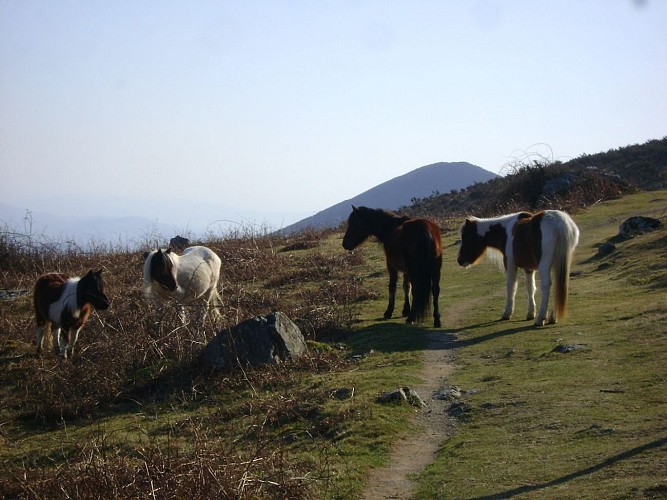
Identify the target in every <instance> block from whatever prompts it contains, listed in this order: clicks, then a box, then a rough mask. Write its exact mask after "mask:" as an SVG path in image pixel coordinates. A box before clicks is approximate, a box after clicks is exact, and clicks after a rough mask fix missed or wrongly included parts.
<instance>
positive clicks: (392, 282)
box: [384, 267, 398, 319]
mask: <svg viewBox="0 0 667 500" xmlns="http://www.w3.org/2000/svg"><path fill="white" fill-rule="evenodd" d="M387 269H388V271H389V304H387V310H386V311H385V312H384V319H390V318H391V316H392V314H394V304H395V302H396V283H397V282H398V271H397V270H396V269H393V268H391V267H390V268H387Z"/></svg>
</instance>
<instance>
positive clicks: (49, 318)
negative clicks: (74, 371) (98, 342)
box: [33, 269, 109, 359]
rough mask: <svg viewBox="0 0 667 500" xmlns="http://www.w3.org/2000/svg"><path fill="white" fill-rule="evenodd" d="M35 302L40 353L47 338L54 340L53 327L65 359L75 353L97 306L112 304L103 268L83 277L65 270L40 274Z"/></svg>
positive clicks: (35, 289)
mask: <svg viewBox="0 0 667 500" xmlns="http://www.w3.org/2000/svg"><path fill="white" fill-rule="evenodd" d="M33 302H34V306H35V320H36V323H37V331H36V343H37V355H40V354H41V352H42V349H43V347H44V340H45V338H46V339H48V343H49V345H51V343H52V336H51V333H52V332H51V327H52V326H55V331H54V332H53V334H54V335H55V337H56V339H57V343H58V352H59V354H60V356H61V357H62V358H64V359H66V358H67V357H68V356H69V357H71V356H73V355H74V345H75V344H76V341H77V339H78V337H79V332H81V330H82V329H83V327H84V325H85V324H86V322H87V321H88V318H89V317H90V314H91V313H92V311H93V308H94V309H98V310H100V311H103V310H105V309H108V308H109V299H108V297H107V296H106V294H105V292H104V280H103V279H102V270H101V269H100V270H99V271H95V272H94V271H93V270H92V269H91V270H90V271H88V274H86V275H85V276H84V277H83V278H78V277H75V278H70V277H69V276H68V275H66V274H59V273H49V274H44V275H42V276H40V277H39V278H38V279H37V282H36V283H35V288H34V295H33Z"/></svg>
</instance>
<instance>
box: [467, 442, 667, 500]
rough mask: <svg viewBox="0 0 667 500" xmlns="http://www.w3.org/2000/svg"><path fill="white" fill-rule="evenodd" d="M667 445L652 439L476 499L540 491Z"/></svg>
mask: <svg viewBox="0 0 667 500" xmlns="http://www.w3.org/2000/svg"><path fill="white" fill-rule="evenodd" d="M665 445H667V437H663V438H661V439H656V440H655V441H651V442H650V443H646V444H644V445H642V446H637V447H636V448H632V449H631V450H628V451H624V452H623V453H619V454H618V455H614V456H613V457H610V458H608V459H607V460H605V461H603V462H600V463H599V464H595V465H592V466H591V467H587V468H585V469H581V470H578V471H575V472H572V473H570V474H567V475H565V476H562V477H559V478H557V479H553V480H552V481H547V482H544V483H538V484H531V485H527V486H520V487H518V488H514V489H513V490H507V491H503V492H501V493H496V494H494V495H488V496H483V497H476V499H475V500H492V499H500V498H511V497H514V496H517V495H522V494H524V493H530V492H534V491H539V490H544V489H546V488H551V487H553V486H559V485H561V484H565V483H567V482H569V481H572V480H574V479H577V478H579V477H582V476H588V475H589V474H593V473H594V472H598V471H601V470H602V469H605V468H606V467H611V466H612V465H614V464H616V463H618V462H622V461H623V460H630V459H631V458H633V457H635V456H637V455H640V454H642V453H645V452H647V451H650V450H653V449H656V448H661V447H663V446H665Z"/></svg>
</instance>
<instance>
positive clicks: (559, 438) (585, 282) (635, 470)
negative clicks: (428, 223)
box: [419, 192, 667, 498]
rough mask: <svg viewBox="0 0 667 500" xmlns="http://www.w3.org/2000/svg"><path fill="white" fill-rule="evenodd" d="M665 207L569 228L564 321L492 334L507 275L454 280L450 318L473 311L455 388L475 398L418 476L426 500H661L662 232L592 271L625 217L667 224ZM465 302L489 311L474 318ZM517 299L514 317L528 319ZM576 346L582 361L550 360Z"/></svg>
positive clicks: (460, 329)
mask: <svg viewBox="0 0 667 500" xmlns="http://www.w3.org/2000/svg"><path fill="white" fill-rule="evenodd" d="M666 195H667V193H665V192H658V193H656V192H653V193H642V194H638V195H633V196H629V197H626V198H623V199H622V200H616V201H612V202H606V203H601V204H598V205H596V206H594V207H592V208H591V209H589V210H587V211H583V212H581V213H578V214H575V215H574V219H575V221H576V222H577V224H578V225H579V227H580V230H581V240H580V244H579V247H578V249H577V253H576V258H575V265H574V267H573V272H574V273H575V276H574V277H573V278H572V280H571V288H570V291H571V293H570V304H569V307H570V313H569V317H568V318H567V320H566V321H564V322H561V323H559V324H557V325H552V326H547V327H543V328H540V329H534V328H532V327H531V326H529V323H528V322H524V321H520V320H518V319H516V320H511V321H509V322H501V321H496V320H497V318H498V317H499V316H500V312H501V311H502V306H503V304H504V298H503V297H502V293H500V294H498V293H497V292H498V290H501V289H502V288H503V278H504V276H503V275H502V274H500V273H498V272H496V271H495V270H494V269H493V268H492V267H491V265H490V264H482V265H480V266H479V267H478V268H474V269H473V270H471V271H470V272H468V273H463V272H459V273H456V272H452V273H451V274H450V275H449V276H450V280H451V283H452V284H451V287H450V290H452V291H453V292H454V293H455V295H454V296H453V297H452V300H453V302H452V304H451V307H452V308H453V309H454V310H456V309H457V308H458V307H462V308H464V309H465V311H466V314H465V315H462V316H461V317H460V318H459V319H458V321H457V324H456V325H453V326H454V329H453V331H454V332H455V333H456V335H457V338H458V340H457V342H456V347H455V351H456V360H457V365H459V369H458V370H457V371H456V373H455V374H454V376H453V377H452V381H451V383H452V384H456V385H459V386H460V387H462V388H463V389H465V390H473V391H472V393H470V394H469V395H466V396H465V398H464V401H465V404H466V407H467V412H466V413H465V418H464V419H463V420H462V421H461V423H460V425H459V426H458V429H457V432H456V434H455V435H454V436H453V437H452V438H451V439H450V440H448V441H447V442H446V443H445V444H444V445H443V448H442V450H441V452H440V453H439V455H438V459H437V461H436V463H434V464H433V465H431V466H430V467H428V468H427V469H426V470H425V471H424V472H423V474H421V476H420V478H419V497H421V498H433V497H440V498H474V497H493V498H506V497H511V496H514V495H519V494H522V496H521V497H522V498H634V497H637V496H642V495H644V494H646V495H647V496H648V497H650V495H652V494H654V493H656V492H657V493H661V494H662V495H665V494H666V493H667V392H666V389H667V363H666V362H665V359H667V294H665V287H664V285H665V277H666V276H667V246H666V245H665V244H664V242H665V229H664V228H662V229H660V230H659V231H656V232H654V233H651V234H648V235H643V236H639V237H636V238H635V239H633V240H629V241H625V242H622V243H619V244H617V250H616V252H615V253H614V254H612V255H610V256H608V257H606V258H604V259H598V258H596V252H597V246H598V245H599V244H600V243H603V242H605V241H607V240H608V239H609V238H611V237H613V236H614V235H615V234H616V233H617V232H618V225H619V224H620V223H621V222H622V221H623V220H625V218H627V217H629V216H631V215H651V216H654V217H656V216H658V217H662V219H663V221H664V220H665V198H666ZM655 199H660V200H661V201H652V200H655ZM451 257H452V256H451V255H450V259H451ZM601 264H605V265H602V266H601ZM607 264H608V267H607ZM448 267H449V268H450V269H452V262H451V260H450V261H449V266H448ZM491 277H493V281H494V283H491V282H490V278H491ZM466 289H467V290H468V293H469V292H470V290H473V289H474V290H475V295H476V296H478V297H484V302H479V301H474V308H472V309H471V308H470V307H469V306H468V305H467V304H466V294H465V290H466ZM501 291H502V290H501ZM521 292H522V289H521V287H520V289H519V293H518V296H517V313H516V316H517V318H520V317H521V316H522V315H523V314H524V313H525V307H526V306H525V293H524V294H523V295H522V293H521ZM522 307H523V308H522ZM572 344H582V345H583V346H584V348H583V349H581V350H575V351H572V352H569V353H558V352H554V351H553V349H554V347H556V346H557V345H572Z"/></svg>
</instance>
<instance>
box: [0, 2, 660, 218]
mask: <svg viewBox="0 0 667 500" xmlns="http://www.w3.org/2000/svg"><path fill="white" fill-rule="evenodd" d="M666 26H667V2H665V1H663V0H646V1H644V2H641V3H638V2H637V1H632V0H549V1H544V0H525V1H524V0H506V1H501V0H485V1H482V0H479V1H469V2H467V1H453V0H452V1H448V0H447V1H446V0H432V1H419V0H410V1H408V0H406V1H389V0H387V1H363V0H355V1H345V0H337V1H333V0H331V1H306V0H304V1H278V0H271V1H252V0H249V1H246V0H243V1H241V0H239V1H233V2H231V1H196V2H190V1H164V0H160V1H149V0H146V1H124V0H114V1H95V0H80V1H66V0H65V1H60V0H59V1H54V0H44V1H35V0H0V173H1V175H2V181H0V197H1V198H2V199H3V200H4V201H5V202H14V201H21V200H25V199H33V198H39V197H44V196H47V195H50V194H54V193H58V194H63V195H69V194H74V193H81V192H87V193H88V194H92V195H105V196H106V195H111V196H113V197H114V198H116V199H119V200H124V199H131V198H141V197H145V198H146V199H147V200H149V201H150V200H151V199H178V200H180V199H193V200H195V199H196V200H201V201H206V202H214V203H221V204H225V205H230V206H235V207H239V208H242V209H254V210H257V211H260V212H271V211H280V212H287V211H291V212H298V213H301V214H303V213H306V214H308V213H314V212H316V211H318V210H322V209H324V208H327V207H329V206H331V205H333V204H335V203H337V202H339V201H343V200H345V199H348V198H350V197H352V196H354V195H356V194H359V193H361V192H363V191H365V190H366V189H368V188H370V187H373V186H375V185H377V184H379V183H381V182H384V181H386V180H388V179H391V178H393V177H396V176H398V175H402V174H404V173H406V172H409V171H411V170H413V169H415V168H417V167H420V166H422V165H426V164H430V163H435V162H439V161H468V162H471V163H474V164H477V165H479V166H481V167H483V168H486V169H487V170H491V171H495V172H498V171H500V169H501V168H502V167H503V165H505V164H506V163H507V162H508V160H510V159H511V158H512V157H513V156H519V155H521V154H522V153H524V152H526V151H535V150H537V151H538V152H540V153H542V154H547V155H549V154H553V156H554V158H555V159H568V158H572V157H576V156H579V155H581V154H582V153H591V154H592V153H597V152H599V151H605V150H607V149H611V148H617V147H620V146H625V145H628V144H635V143H642V142H645V141H646V140H649V139H658V138H662V137H664V136H665V135H667V95H666V94H667V62H666V61H667V29H666V28H665V27H666ZM535 144H546V145H548V147H546V146H533V145H535ZM65 203H67V202H65ZM71 203H73V204H74V203H76V202H75V201H72V202H71ZM54 210H56V209H55V208H54ZM89 210H92V211H93V212H94V211H95V208H94V207H93V208H91V209H89Z"/></svg>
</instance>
